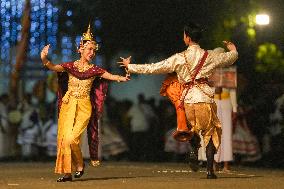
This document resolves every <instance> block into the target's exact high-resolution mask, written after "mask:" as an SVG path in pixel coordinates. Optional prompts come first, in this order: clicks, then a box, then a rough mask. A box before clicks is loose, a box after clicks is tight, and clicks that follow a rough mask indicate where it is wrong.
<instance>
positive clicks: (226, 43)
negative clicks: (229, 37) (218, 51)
mask: <svg viewBox="0 0 284 189" xmlns="http://www.w3.org/2000/svg"><path fill="white" fill-rule="evenodd" d="M223 43H224V45H226V47H227V49H228V50H229V51H233V50H235V51H236V50H237V48H236V46H235V44H234V43H232V42H230V41H223Z"/></svg>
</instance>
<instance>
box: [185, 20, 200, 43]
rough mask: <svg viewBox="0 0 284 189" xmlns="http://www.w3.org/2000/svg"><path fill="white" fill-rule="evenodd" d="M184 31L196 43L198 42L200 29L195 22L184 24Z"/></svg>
mask: <svg viewBox="0 0 284 189" xmlns="http://www.w3.org/2000/svg"><path fill="white" fill-rule="evenodd" d="M184 33H185V35H186V36H188V37H190V38H191V40H192V41H194V42H196V43H198V42H199V41H200V39H201V38H202V29H201V28H200V27H199V26H198V25H197V24H195V23H188V24H186V25H185V26H184Z"/></svg>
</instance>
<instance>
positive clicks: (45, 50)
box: [40, 44, 50, 60]
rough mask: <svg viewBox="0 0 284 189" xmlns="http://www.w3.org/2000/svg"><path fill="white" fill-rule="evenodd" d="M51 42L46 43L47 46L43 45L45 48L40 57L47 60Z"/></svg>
mask: <svg viewBox="0 0 284 189" xmlns="http://www.w3.org/2000/svg"><path fill="white" fill-rule="evenodd" d="M49 47H50V44H48V45H46V46H45V47H43V49H42V50H41V52H40V58H41V60H46V59H47V54H48V50H49Z"/></svg>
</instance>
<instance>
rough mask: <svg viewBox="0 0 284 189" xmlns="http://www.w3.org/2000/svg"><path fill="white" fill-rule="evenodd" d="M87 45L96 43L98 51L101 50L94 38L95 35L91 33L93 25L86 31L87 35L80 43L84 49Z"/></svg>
mask: <svg viewBox="0 0 284 189" xmlns="http://www.w3.org/2000/svg"><path fill="white" fill-rule="evenodd" d="M84 42H85V44H87V43H94V44H95V45H96V50H98V49H99V47H98V44H97V42H96V40H95V39H94V37H93V34H92V32H91V24H90V23H89V26H88V29H87V31H86V33H83V35H82V37H81V41H80V47H83V46H84V45H85V44H84Z"/></svg>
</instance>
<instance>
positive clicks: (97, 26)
mask: <svg viewBox="0 0 284 189" xmlns="http://www.w3.org/2000/svg"><path fill="white" fill-rule="evenodd" d="M101 27H102V22H101V21H100V20H99V19H97V20H95V28H97V29H100V28H101Z"/></svg>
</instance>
